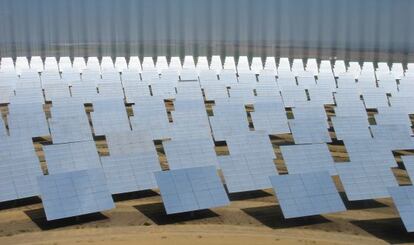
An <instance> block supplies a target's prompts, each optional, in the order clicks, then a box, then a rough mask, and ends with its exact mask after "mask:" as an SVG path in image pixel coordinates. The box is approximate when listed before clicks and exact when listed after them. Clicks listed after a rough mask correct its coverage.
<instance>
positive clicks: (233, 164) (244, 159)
mask: <svg viewBox="0 0 414 245" xmlns="http://www.w3.org/2000/svg"><path fill="white" fill-rule="evenodd" d="M218 161H219V165H220V168H221V170H222V172H223V175H224V179H225V181H226V186H227V189H228V191H229V192H230V193H235V192H243V191H253V190H261V189H267V188H270V187H271V184H270V181H269V178H268V177H269V176H272V175H277V174H278V173H277V171H276V167H275V164H274V163H273V159H272V158H270V157H268V156H266V155H261V154H251V153H246V154H244V153H241V154H237V155H235V154H231V155H228V156H219V157H218Z"/></svg>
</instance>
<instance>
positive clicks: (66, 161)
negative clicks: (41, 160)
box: [43, 141, 101, 174]
mask: <svg viewBox="0 0 414 245" xmlns="http://www.w3.org/2000/svg"><path fill="white" fill-rule="evenodd" d="M43 151H44V153H45V160H46V163H47V170H48V172H49V174H57V173H63V172H70V171H76V170H84V169H90V168H99V167H100V166H101V164H100V160H99V156H98V151H97V149H96V145H95V142H94V141H80V142H72V143H65V144H55V145H45V146H43Z"/></svg>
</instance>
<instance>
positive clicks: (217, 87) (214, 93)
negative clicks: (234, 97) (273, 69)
mask: <svg viewBox="0 0 414 245" xmlns="http://www.w3.org/2000/svg"><path fill="white" fill-rule="evenodd" d="M203 90H204V95H205V97H206V100H216V99H225V98H228V97H229V94H228V91H227V87H226V85H225V84H224V83H222V82H219V81H217V82H212V83H205V84H203Z"/></svg>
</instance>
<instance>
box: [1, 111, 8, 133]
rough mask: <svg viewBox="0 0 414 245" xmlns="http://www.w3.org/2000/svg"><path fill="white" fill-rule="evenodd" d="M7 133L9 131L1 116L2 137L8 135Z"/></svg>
mask: <svg viewBox="0 0 414 245" xmlns="http://www.w3.org/2000/svg"><path fill="white" fill-rule="evenodd" d="M7 135H8V133H7V129H6V127H5V124H4V121H3V118H2V117H1V116H0V137H6V136H7Z"/></svg>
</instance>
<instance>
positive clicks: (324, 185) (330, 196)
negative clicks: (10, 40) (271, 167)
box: [270, 171, 346, 219]
mask: <svg viewBox="0 0 414 245" xmlns="http://www.w3.org/2000/svg"><path fill="white" fill-rule="evenodd" d="M270 181H271V183H272V185H273V188H274V190H275V193H276V196H277V198H278V200H279V204H280V207H281V208H282V212H283V216H284V217H285V218H286V219H290V218H296V217H306V216H312V215H318V214H325V213H335V212H342V211H345V210H346V208H345V205H344V203H343V202H342V200H341V197H340V196H339V193H338V191H337V190H336V188H335V184H334V182H333V181H332V179H331V177H330V176H329V173H328V172H326V171H322V172H312V173H302V174H289V175H278V176H272V177H270Z"/></svg>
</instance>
